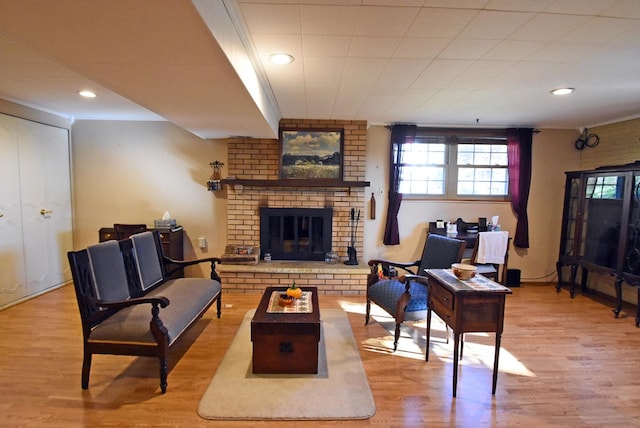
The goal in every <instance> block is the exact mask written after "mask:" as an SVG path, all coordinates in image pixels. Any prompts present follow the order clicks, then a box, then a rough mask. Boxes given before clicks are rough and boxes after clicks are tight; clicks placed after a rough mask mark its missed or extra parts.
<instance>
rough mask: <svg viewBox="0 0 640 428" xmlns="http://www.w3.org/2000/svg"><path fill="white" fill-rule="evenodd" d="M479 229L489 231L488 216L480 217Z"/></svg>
mask: <svg viewBox="0 0 640 428" xmlns="http://www.w3.org/2000/svg"><path fill="white" fill-rule="evenodd" d="M478 231H479V232H486V231H487V218H486V217H478Z"/></svg>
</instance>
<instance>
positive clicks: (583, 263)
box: [556, 161, 640, 326]
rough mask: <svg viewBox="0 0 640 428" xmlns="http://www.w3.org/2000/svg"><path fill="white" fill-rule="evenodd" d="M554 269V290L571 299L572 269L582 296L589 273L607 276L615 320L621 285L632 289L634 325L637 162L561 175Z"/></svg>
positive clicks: (639, 230) (639, 283)
mask: <svg viewBox="0 0 640 428" xmlns="http://www.w3.org/2000/svg"><path fill="white" fill-rule="evenodd" d="M566 268H568V269H566ZM556 270H557V272H558V284H557V286H556V290H557V291H558V292H559V291H560V290H561V289H562V287H563V286H567V287H568V288H569V290H570V294H571V297H573V296H574V294H575V289H576V287H577V285H578V284H577V283H576V278H577V276H578V275H577V274H578V270H579V271H580V288H581V290H582V291H583V292H584V291H587V284H588V282H587V280H588V275H589V272H598V273H601V274H605V275H610V276H611V277H612V278H613V281H614V287H615V294H616V306H615V308H614V309H613V312H614V315H615V316H616V318H617V317H618V315H619V313H620V310H621V309H622V284H623V283H626V284H628V285H631V286H635V287H638V310H637V312H636V319H635V322H636V326H639V325H640V161H637V162H634V163H631V164H626V165H619V166H610V167H602V168H597V169H594V170H588V171H573V172H567V173H566V182H565V196H564V209H563V214H562V230H561V235H560V253H559V256H558V261H557V263H556ZM566 270H568V272H569V278H568V279H567V278H566V277H565V275H564V274H565V273H566V272H565V271H566Z"/></svg>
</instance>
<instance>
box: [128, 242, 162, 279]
mask: <svg viewBox="0 0 640 428" xmlns="http://www.w3.org/2000/svg"><path fill="white" fill-rule="evenodd" d="M131 240H132V241H133V249H134V253H135V260H136V264H137V266H138V272H139V274H140V284H142V289H143V290H146V289H148V288H149V287H153V286H154V285H156V284H157V283H159V282H160V281H162V268H161V265H160V259H159V258H158V251H157V250H156V241H155V239H154V238H153V233H151V232H142V233H137V234H135V235H131Z"/></svg>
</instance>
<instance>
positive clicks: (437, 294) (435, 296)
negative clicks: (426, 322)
mask: <svg viewBox="0 0 640 428" xmlns="http://www.w3.org/2000/svg"><path fill="white" fill-rule="evenodd" d="M429 292H430V293H431V299H432V300H433V301H434V302H438V303H440V305H442V306H444V307H445V308H447V309H449V310H453V307H454V305H453V303H454V299H455V296H454V295H453V293H451V292H450V291H449V290H447V289H445V288H443V287H441V286H440V285H438V284H434V283H432V284H431V287H429Z"/></svg>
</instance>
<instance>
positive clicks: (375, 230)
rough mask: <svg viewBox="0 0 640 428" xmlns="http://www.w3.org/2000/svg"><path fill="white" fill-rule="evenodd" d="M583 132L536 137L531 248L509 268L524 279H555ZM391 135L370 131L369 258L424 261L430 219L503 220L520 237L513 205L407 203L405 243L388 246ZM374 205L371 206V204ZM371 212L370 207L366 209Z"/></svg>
mask: <svg viewBox="0 0 640 428" xmlns="http://www.w3.org/2000/svg"><path fill="white" fill-rule="evenodd" d="M577 136H578V131H572V130H542V132H540V133H539V134H535V135H534V139H533V173H532V183H531V192H530V196H529V209H528V215H529V243H530V248H529V249H513V248H512V250H511V251H510V258H509V268H513V269H520V270H521V275H522V280H523V281H551V280H554V279H555V278H556V275H555V263H556V260H557V258H558V247H559V243H560V226H561V225H560V223H561V219H562V202H563V195H564V172H565V171H569V170H575V169H577V168H578V165H579V152H578V151H577V150H576V149H575V147H574V141H575V139H576V138H577ZM388 157H389V131H388V130H387V129H386V128H385V127H383V126H371V127H370V128H369V132H368V146H367V180H368V181H370V182H371V191H370V192H369V193H368V194H367V197H366V200H367V201H369V200H370V198H371V192H374V193H375V196H376V202H377V204H376V206H377V210H376V211H377V213H376V219H375V220H370V216H369V215H367V219H366V220H365V225H364V228H365V229H364V230H365V255H364V259H365V260H368V259H371V258H385V259H389V260H398V261H406V262H409V261H413V260H417V259H419V258H420V255H421V252H422V246H423V245H424V240H425V238H426V232H427V229H428V223H429V221H435V220H436V219H444V220H455V219H457V218H458V217H460V218H462V219H463V220H466V221H477V218H478V217H487V218H491V217H492V216H494V215H498V216H500V224H501V226H502V229H503V230H508V231H509V232H510V233H511V235H512V236H513V234H514V233H515V228H516V217H515V215H514V214H513V211H512V210H511V204H510V203H509V202H484V203H479V202H469V201H424V200H422V201H421V200H404V201H403V202H402V205H401V208H400V212H399V214H398V222H399V227H400V245H397V246H395V245H394V246H385V245H383V244H382V238H383V235H384V223H385V221H386V209H387V187H388V174H389V172H388V169H389V168H388ZM367 203H368V202H367ZM366 212H367V213H369V207H367V210H366Z"/></svg>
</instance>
